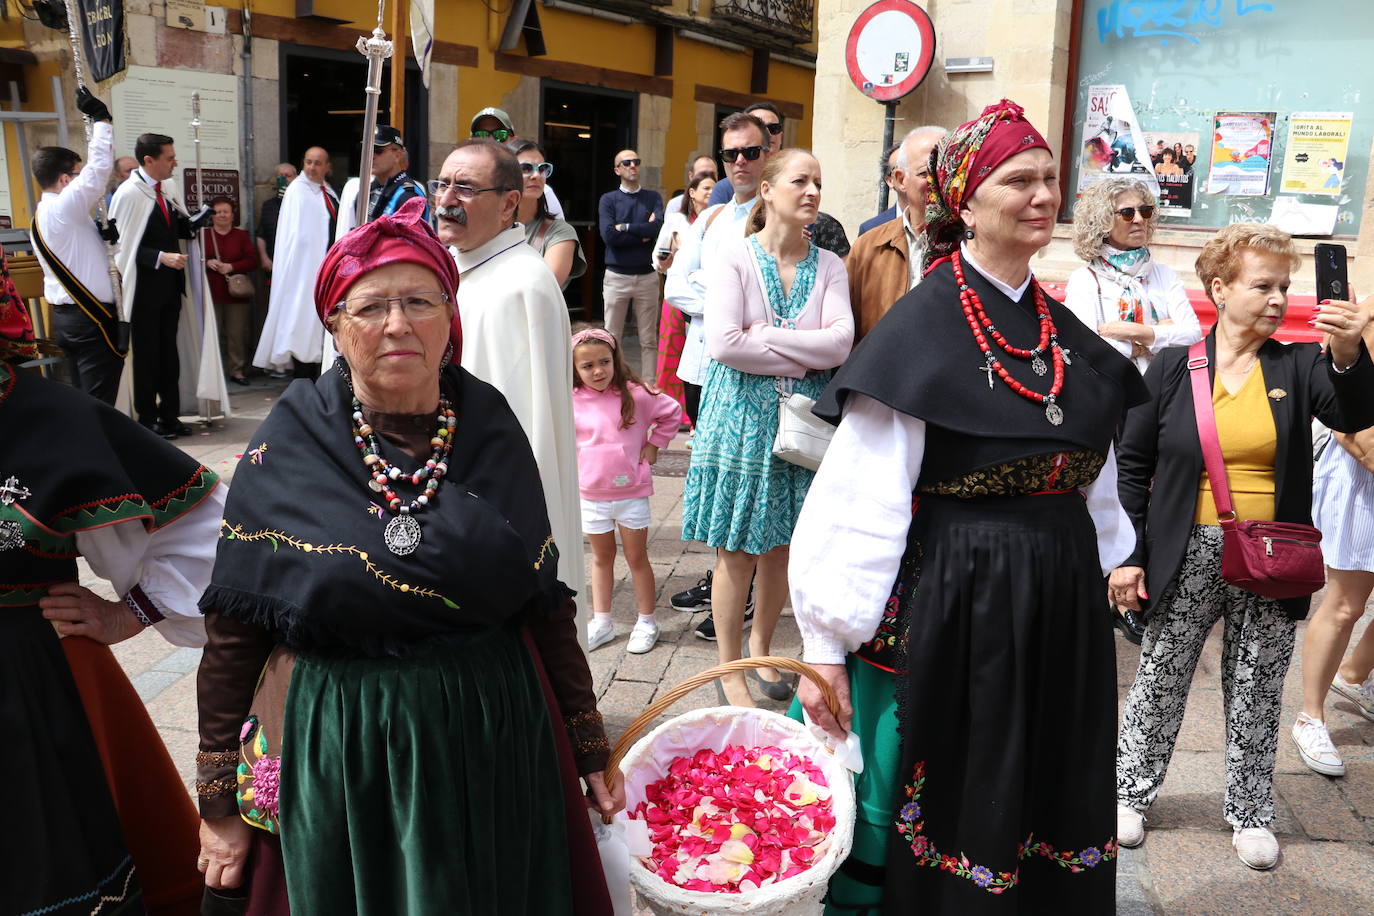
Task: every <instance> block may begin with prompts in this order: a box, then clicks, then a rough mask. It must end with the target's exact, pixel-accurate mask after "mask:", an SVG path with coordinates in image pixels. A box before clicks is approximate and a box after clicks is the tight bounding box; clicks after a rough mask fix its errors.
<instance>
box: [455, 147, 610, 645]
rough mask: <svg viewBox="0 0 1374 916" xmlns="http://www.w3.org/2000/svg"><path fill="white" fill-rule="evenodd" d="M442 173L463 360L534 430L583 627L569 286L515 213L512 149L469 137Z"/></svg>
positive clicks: (564, 574)
mask: <svg viewBox="0 0 1374 916" xmlns="http://www.w3.org/2000/svg"><path fill="white" fill-rule="evenodd" d="M439 175H440V177H439V181H440V182H441V183H444V184H446V185H448V186H447V187H445V188H443V189H442V192H441V193H440V194H438V195H436V197H435V198H434V201H433V204H434V213H435V215H436V216H437V217H438V230H439V238H440V240H441V241H443V242H444V244H446V245H448V246H449V250H450V251H452V252H453V256H454V259H455V260H456V261H457V263H458V274H459V277H460V279H459V283H458V313H459V315H460V317H461V318H462V321H463V362H462V365H463V368H464V369H466V370H468V371H469V372H471V373H472V374H473V375H475V376H477V377H478V378H480V379H482V380H483V381H484V382H487V383H489V384H491V385H492V386H493V387H495V388H496V390H497V391H499V392H501V394H503V395H505V398H506V401H507V402H508V403H509V404H510V407H511V410H513V411H514V412H515V416H516V417H517V418H518V419H519V421H520V425H521V427H522V428H524V430H525V435H526V436H528V437H529V440H530V447H531V448H532V449H533V450H534V460H535V462H536V463H537V464H538V465H539V477H540V480H541V481H542V482H543V485H544V501H545V502H546V503H547V504H548V510H549V524H550V526H551V527H552V529H553V537H554V541H555V542H556V543H557V545H558V551H559V558H558V578H559V579H561V580H563V582H564V583H565V584H566V585H567V586H568V587H569V588H571V589H573V590H574V591H576V592H577V593H578V602H577V605H578V617H577V625H578V632H580V633H584V634H585V633H586V627H587V607H586V599H585V598H584V597H583V596H584V590H585V587H586V567H585V566H584V562H583V558H582V516H581V503H580V502H579V499H578V489H577V440H576V435H575V433H574V430H573V414H572V351H571V349H570V345H569V341H570V338H571V336H572V329H571V326H570V324H569V321H568V310H567V307H566V306H565V305H564V303H563V293H562V291H561V290H560V289H559V288H558V281H557V280H555V279H554V276H553V272H552V271H550V270H549V268H548V265H547V264H545V263H544V259H543V258H542V257H540V256H539V253H538V252H537V251H535V250H534V249H533V248H531V247H530V246H529V244H528V243H527V242H526V241H525V230H524V229H522V228H521V227H520V225H519V224H518V223H516V222H515V208H516V207H517V206H518V205H519V203H520V195H521V193H522V188H523V187H524V180H523V178H522V177H521V174H520V163H519V162H518V161H517V160H516V158H515V156H514V155H513V154H512V153H511V152H510V151H509V150H507V149H506V148H505V147H504V146H501V145H500V144H498V143H495V142H493V141H491V140H465V141H464V142H463V143H460V144H459V145H458V148H457V149H455V150H454V151H453V152H452V153H451V154H449V157H448V159H446V160H445V161H444V166H443V169H441V170H440V173H439ZM465 198H466V199H465Z"/></svg>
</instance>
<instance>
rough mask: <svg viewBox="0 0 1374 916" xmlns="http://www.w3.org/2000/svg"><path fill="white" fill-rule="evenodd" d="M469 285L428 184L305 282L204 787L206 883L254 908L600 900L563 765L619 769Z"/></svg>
mask: <svg viewBox="0 0 1374 916" xmlns="http://www.w3.org/2000/svg"><path fill="white" fill-rule="evenodd" d="M457 285H458V272H457V269H456V268H455V267H454V263H453V258H452V256H450V255H449V253H448V252H447V251H446V250H445V248H444V246H443V245H442V244H441V243H440V242H439V240H438V238H437V237H436V236H435V234H434V232H433V230H432V229H431V228H430V227H429V224H428V223H427V222H425V220H424V201H423V200H412V201H409V202H407V203H406V204H405V205H403V206H402V207H401V209H400V210H398V211H397V213H396V214H394V215H392V216H388V217H382V218H380V219H377V220H374V221H372V222H370V223H368V224H366V225H365V226H363V227H360V228H358V229H355V230H354V231H353V232H350V233H349V234H348V235H347V236H345V237H344V238H343V239H342V240H340V242H339V243H338V244H336V245H335V246H334V247H333V248H331V249H330V251H329V254H328V256H327V257H326V258H325V261H324V263H323V264H322V265H321V267H320V272H319V276H318V278H317V280H316V283H315V305H316V308H317V310H318V312H319V315H320V320H321V321H322V322H323V323H324V325H325V327H326V328H328V330H329V332H330V333H331V334H332V335H333V337H334V341H335V345H336V347H337V348H338V352H339V355H340V356H339V359H338V361H337V362H336V363H335V365H334V367H333V369H332V370H330V371H327V372H325V373H324V374H323V375H322V376H321V377H320V378H319V380H318V381H314V382H312V381H308V380H300V381H297V382H296V383H294V384H293V385H291V387H290V388H288V389H287V391H286V394H285V395H284V396H283V397H282V399H281V401H280V402H278V404H277V405H276V407H274V408H273V410H272V412H271V414H269V416H268V418H267V419H266V421H264V422H263V425H262V426H261V427H260V428H259V429H258V431H257V432H256V433H255V434H254V436H253V440H252V445H253V447H252V449H251V450H250V451H249V452H248V454H247V455H246V456H245V457H244V460H243V461H242V462H241V463H240V465H239V468H238V470H237V473H236V475H235V476H236V478H237V486H236V487H235V488H234V490H233V492H232V493H231V494H230V498H229V501H228V503H227V504H226V506H225V512H224V516H225V517H224V522H223V526H222V528H221V532H220V535H221V539H220V545H219V552H218V555H217V558H216V564H215V572H214V576H213V579H212V581H211V585H210V587H209V589H207V590H206V592H205V596H204V598H203V599H202V601H201V606H202V608H203V609H204V610H205V612H206V629H207V631H208V633H209V644H208V645H207V647H206V649H205V656H204V660H203V661H202V662H201V667H200V674H199V682H198V694H199V704H200V750H201V753H200V754H199V755H198V759H197V763H198V765H199V766H198V777H199V778H198V783H197V791H198V794H199V795H200V800H201V815H202V817H203V818H204V824H203V827H202V831H201V858H200V867H201V870H202V871H204V872H205V876H206V884H207V885H208V887H209V888H210V889H211V891H210V892H211V895H212V896H214V895H223V894H225V893H226V892H228V893H234V891H232V890H229V889H234V888H238V889H239V890H238V891H237V893H238V894H240V895H243V894H246V895H247V896H248V898H249V900H248V912H250V913H254V912H257V913H280V912H285V911H286V910H287V909H288V908H289V909H290V910H293V911H295V912H297V913H372V914H387V916H393V914H412V916H421V914H431V913H456V914H490V913H502V914H521V913H529V914H534V913H538V914H547V913H567V914H572V913H597V914H599V913H605V912H608V911H609V909H610V904H609V902H608V899H607V893H606V887H605V882H604V880H603V878H602V872H601V869H600V868H599V867H597V859H596V852H595V845H594V841H593V839H592V836H591V828H590V823H589V821H588V819H587V815H586V813H585V808H583V807H582V805H581V801H580V792H579V789H578V785H577V778H578V776H579V775H581V776H583V777H585V778H586V780H587V783H588V785H589V786H590V788H591V792H592V795H593V796H594V803H595V805H596V807H598V808H599V809H600V810H602V811H605V812H612V811H615V810H617V809H618V808H619V807H620V806H621V805H623V804H624V801H623V795H619V794H617V795H616V796H614V797H613V796H612V794H611V793H610V792H608V791H607V790H606V787H605V784H604V781H603V780H602V776H601V771H602V769H603V768H604V767H605V763H606V759H607V756H608V750H609V748H608V745H607V743H606V737H605V733H604V730H603V729H602V726H601V717H600V715H599V714H598V713H597V710H596V700H595V696H594V694H593V693H592V680H591V674H590V672H589V670H588V668H587V662H586V657H585V656H584V654H583V653H582V650H581V646H580V643H579V636H578V633H577V628H576V626H575V624H574V616H573V615H574V610H573V606H572V602H571V600H570V596H571V592H569V591H568V589H567V588H566V587H565V586H564V585H563V583H561V582H559V581H558V579H557V578H556V569H557V565H558V564H557V557H558V547H557V545H555V544H554V543H553V538H552V536H551V535H550V533H549V521H548V513H547V511H546V509H545V506H544V499H543V495H542V493H543V491H542V489H541V487H540V485H539V473H538V470H537V469H536V467H535V463H534V458H533V456H532V454H531V452H530V446H529V442H528V441H527V440H526V438H525V435H524V433H523V432H522V431H521V428H520V425H519V423H518V422H517V421H516V418H515V416H514V414H512V413H511V411H510V408H509V407H508V406H507V405H506V402H505V400H504V399H503V398H502V397H501V395H500V394H499V393H498V392H497V391H496V390H495V389H493V388H491V387H490V386H489V385H487V384H485V383H483V382H481V381H479V380H478V379H476V378H475V377H473V376H472V375H470V374H469V373H467V372H466V371H464V370H463V369H461V368H459V360H458V357H459V353H460V349H461V346H462V338H461V334H460V328H459V325H458V318H457V317H456V313H455V311H454V306H453V301H454V295H455V293H456V292H457ZM560 798H561V799H562V801H561V802H560Z"/></svg>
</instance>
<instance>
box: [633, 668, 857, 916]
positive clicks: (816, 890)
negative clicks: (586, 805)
mask: <svg viewBox="0 0 1374 916" xmlns="http://www.w3.org/2000/svg"><path fill="white" fill-rule="evenodd" d="M762 667H771V668H778V669H782V670H786V671H795V672H797V673H798V674H801V675H802V676H803V677H807V678H810V679H811V680H812V681H813V682H814V683H815V684H816V685H817V686H818V687H819V688H820V690H821V693H822V695H823V696H824V698H825V702H826V705H827V706H829V707H830V709H831V711H832V712H833V713H834V714H835V716H836V718H839V701H838V700H837V699H836V697H835V693H834V691H833V690H831V688H830V685H829V684H828V683H826V681H825V679H824V678H822V677H821V676H820V675H819V674H818V673H817V672H816V671H815V669H813V668H812V667H811V666H809V665H806V664H803V663H802V662H799V661H796V660H795V659H790V658H777V657H772V656H764V657H760V658H746V659H740V660H739V661H733V662H727V663H726V664H724V665H718V666H716V667H714V668H710V669H707V670H706V671H703V672H701V673H700V674H698V675H696V676H694V677H691V678H688V679H687V680H685V681H683V682H682V683H681V684H678V685H677V686H676V687H674V688H673V689H671V690H669V691H668V692H667V693H665V694H664V695H663V696H662V697H660V698H659V699H658V700H656V701H654V702H653V703H652V704H650V706H649V707H648V708H647V709H645V710H644V711H643V712H642V713H640V714H639V716H638V717H637V718H636V719H635V720H634V721H633V722H632V723H630V726H629V728H627V729H626V730H625V733H624V734H622V735H621V736H620V739H619V740H618V741H617V742H616V743H615V747H614V748H613V749H612V750H611V759H610V762H609V763H608V764H607V766H606V782H607V784H613V782H614V780H615V779H616V778H617V776H620V775H623V777H624V779H625V793H626V797H627V800H628V803H629V807H631V808H633V807H634V806H635V805H637V804H639V802H641V801H643V800H644V787H645V786H646V785H648V784H649V783H651V782H653V781H654V780H656V779H659V778H661V777H662V776H664V775H665V774H666V773H667V769H668V765H669V764H670V763H672V761H673V760H674V759H675V758H677V757H680V756H683V755H691V754H694V753H696V752H697V751H698V750H701V749H702V748H704V747H709V748H710V749H711V750H716V751H719V750H721V749H723V748H724V747H725V746H726V745H727V744H738V745H743V746H752V747H759V746H768V745H778V746H781V747H783V748H785V749H789V750H794V751H797V752H798V753H802V754H805V755H806V756H808V757H810V758H811V759H812V760H814V761H815V762H816V764H817V765H818V766H820V767H821V769H822V770H823V771H824V772H825V776H826V781H827V782H828V783H829V785H830V792H831V806H832V812H833V813H834V815H835V827H834V829H833V830H832V831H831V832H830V847H829V848H828V849H827V850H826V852H825V854H824V855H822V856H821V857H820V858H818V859H817V860H816V861H815V862H814V863H812V865H811V867H810V868H808V869H807V870H806V871H804V872H802V873H801V874H798V875H793V876H792V877H791V878H787V879H786V880H783V881H778V882H776V883H774V884H770V885H768V886H766V887H762V888H759V889H758V890H754V891H745V892H741V893H738V894H724V893H707V892H703V891H689V890H685V889H683V888H680V887H678V886H676V885H674V884H669V883H668V882H667V881H664V880H663V879H662V878H660V877H659V876H658V875H657V874H655V873H654V872H653V871H651V870H650V869H648V868H646V867H645V866H644V865H643V864H642V863H641V862H640V861H639V860H638V859H637V858H632V859H631V862H630V883H631V884H632V885H634V887H635V889H636V890H638V891H639V893H640V894H641V896H642V897H643V898H644V901H645V903H646V904H647V905H648V907H649V909H650V910H651V911H652V912H654V913H656V914H659V916H667V914H702V916H716V914H745V913H747V914H749V916H805V914H812V913H814V914H819V913H821V912H822V909H823V906H822V903H821V900H822V898H823V897H824V896H825V891H826V887H827V885H828V884H829V883H830V877H831V876H832V875H833V874H834V873H835V871H836V870H837V869H838V868H839V867H840V864H841V863H842V862H843V861H844V860H845V858H847V857H848V855H849V848H850V844H851V843H852V842H853V837H854V784H853V780H852V777H851V774H850V772H849V770H847V769H846V768H845V767H844V766H843V765H841V764H840V763H838V762H837V761H836V760H835V759H834V758H833V757H832V756H831V755H830V753H829V751H828V750H827V749H826V748H825V747H824V746H823V745H821V744H819V743H817V742H816V739H815V738H814V737H813V736H812V735H811V733H810V731H809V730H808V729H807V728H806V727H805V726H804V725H802V724H801V723H800V722H797V721H796V720H794V719H789V718H787V717H786V716H782V715H779V714H778V713H775V712H769V711H767V710H763V709H749V708H746V707H741V706H717V707H712V708H709V709H697V710H693V711H691V712H688V713H684V714H682V715H680V716H677V717H675V718H673V719H670V720H668V721H667V722H665V723H663V724H662V725H660V726H658V727H657V728H655V729H654V730H653V731H651V732H649V733H648V734H647V735H644V736H643V737H640V735H641V733H642V732H643V731H644V730H645V729H647V728H648V727H649V725H650V723H652V722H653V721H654V720H655V719H656V718H658V716H659V715H661V714H662V713H663V711H664V710H665V709H667V708H668V707H669V706H671V705H672V704H673V703H675V702H677V701H678V700H679V699H681V698H682V697H684V696H686V695H687V694H688V693H691V692H692V691H693V690H695V689H696V688H697V687H700V686H702V685H704V684H709V683H710V682H711V681H713V680H715V679H716V678H717V677H720V676H721V675H723V674H729V673H732V672H736V671H745V670H747V669H749V668H762ZM636 739H638V740H636ZM631 744H633V746H632V747H631Z"/></svg>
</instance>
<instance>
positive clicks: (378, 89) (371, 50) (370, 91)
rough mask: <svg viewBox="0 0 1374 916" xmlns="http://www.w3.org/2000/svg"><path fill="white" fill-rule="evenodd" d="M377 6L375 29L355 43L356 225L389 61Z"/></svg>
mask: <svg viewBox="0 0 1374 916" xmlns="http://www.w3.org/2000/svg"><path fill="white" fill-rule="evenodd" d="M383 3H385V0H381V2H379V3H378V4H377V26H376V28H374V29H373V30H372V37H371V38H359V39H358V53H359V54H361V55H363V56H364V57H366V58H367V104H366V107H365V110H364V114H363V153H362V158H361V163H360V165H359V166H358V200H357V203H356V207H357V221H358V225H359V226H361V225H362V224H363V223H366V222H367V217H368V210H369V208H368V206H367V204H368V200H369V199H370V198H371V196H372V195H371V193H370V189H371V187H372V138H373V135H374V134H375V133H376V131H377V106H378V102H379V100H380V98H381V95H382V61H384V60H386V59H387V58H389V57H391V53H392V43H391V42H390V41H387V38H386V32H384V31H382V4H383Z"/></svg>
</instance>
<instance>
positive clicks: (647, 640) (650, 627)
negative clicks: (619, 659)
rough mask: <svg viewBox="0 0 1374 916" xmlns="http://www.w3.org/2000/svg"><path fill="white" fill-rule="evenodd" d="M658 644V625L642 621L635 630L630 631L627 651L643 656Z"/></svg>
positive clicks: (626, 646) (626, 645)
mask: <svg viewBox="0 0 1374 916" xmlns="http://www.w3.org/2000/svg"><path fill="white" fill-rule="evenodd" d="M656 642H658V624H657V623H649V622H648V621H645V620H640V621H639V622H637V623H636V624H635V628H634V629H633V630H631V631H630V641H629V642H627V643H626V644H625V651H626V652H630V653H633V654H635V655H643V654H644V653H645V652H648V651H649V650H650V649H652V648H653V647H654V643H656Z"/></svg>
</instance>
